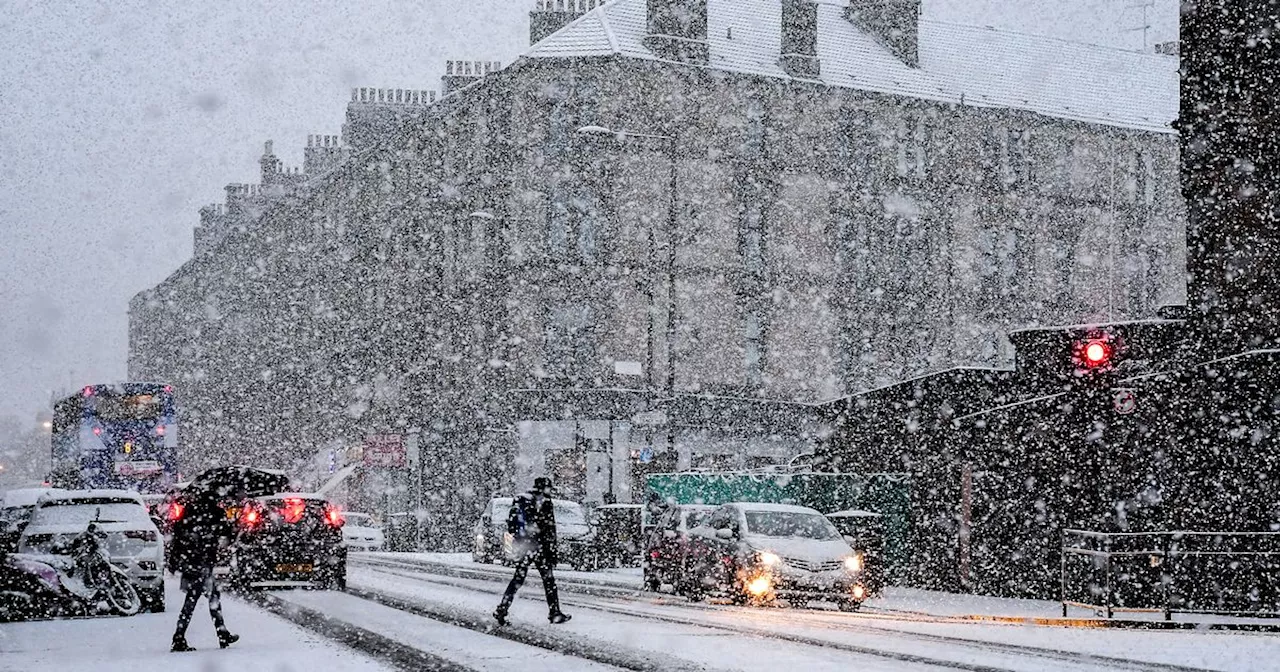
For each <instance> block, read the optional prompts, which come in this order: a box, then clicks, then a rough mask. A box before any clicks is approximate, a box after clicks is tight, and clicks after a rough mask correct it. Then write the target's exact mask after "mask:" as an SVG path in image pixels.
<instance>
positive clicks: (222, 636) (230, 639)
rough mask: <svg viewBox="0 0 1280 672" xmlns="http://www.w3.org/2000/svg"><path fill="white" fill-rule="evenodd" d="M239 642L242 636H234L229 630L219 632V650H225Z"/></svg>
mask: <svg viewBox="0 0 1280 672" xmlns="http://www.w3.org/2000/svg"><path fill="white" fill-rule="evenodd" d="M238 641H240V635H236V634H233V633H231V632H229V631H227V630H221V631H219V632H218V648H222V649H225V648H227V647H228V646H231V645H232V644H235V643H236V642H238Z"/></svg>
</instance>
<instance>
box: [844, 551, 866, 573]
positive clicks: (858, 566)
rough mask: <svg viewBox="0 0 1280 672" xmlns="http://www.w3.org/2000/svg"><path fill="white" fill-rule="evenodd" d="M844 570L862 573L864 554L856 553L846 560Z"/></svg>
mask: <svg viewBox="0 0 1280 672" xmlns="http://www.w3.org/2000/svg"><path fill="white" fill-rule="evenodd" d="M844 568H845V569H847V570H849V571H851V572H858V571H861V570H862V554H861V553H854V554H853V555H851V556H849V557H847V558H845V559H844Z"/></svg>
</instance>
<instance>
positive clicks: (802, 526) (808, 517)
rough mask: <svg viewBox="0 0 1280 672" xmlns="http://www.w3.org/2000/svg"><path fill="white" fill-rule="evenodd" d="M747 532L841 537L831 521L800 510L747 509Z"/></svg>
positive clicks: (824, 537) (813, 537)
mask: <svg viewBox="0 0 1280 672" xmlns="http://www.w3.org/2000/svg"><path fill="white" fill-rule="evenodd" d="M746 517H747V532H748V533H749V534H758V535H761V536H765V537H796V538H800V539H822V540H826V539H839V538H840V533H839V532H837V531H836V528H835V526H834V525H832V524H831V521H829V520H827V519H826V518H825V517H823V516H821V515H819V514H816V513H801V512H798V511H747V512H746Z"/></svg>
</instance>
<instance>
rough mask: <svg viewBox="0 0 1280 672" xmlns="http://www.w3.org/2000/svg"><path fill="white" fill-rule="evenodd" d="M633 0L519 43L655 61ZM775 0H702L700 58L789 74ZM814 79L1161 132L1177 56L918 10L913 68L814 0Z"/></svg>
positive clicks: (1170, 114)
mask: <svg viewBox="0 0 1280 672" xmlns="http://www.w3.org/2000/svg"><path fill="white" fill-rule="evenodd" d="M645 11H646V2H645V0H613V1H612V2H609V3H607V4H605V5H603V6H601V7H598V8H596V9H594V10H592V11H590V12H587V13H586V14H584V15H583V16H581V17H578V19H576V20H575V21H573V22H572V23H570V24H569V25H567V26H565V27H564V28H562V29H560V30H559V31H557V32H555V33H553V34H551V35H549V36H548V37H546V38H545V39H543V40H542V41H540V42H538V43H537V44H535V45H533V46H532V47H530V49H529V50H528V51H526V52H525V53H524V56H525V57H526V58H570V57H579V56H609V55H615V54H616V55H621V56H625V57H629V58H641V59H650V60H658V56H657V55H655V54H654V53H653V52H651V51H650V50H649V49H648V48H646V47H645V46H644V43H643V38H644V36H645V34H646V32H647V29H646V21H645ZM781 26H782V3H781V2H780V0H707V41H708V47H709V52H710V62H709V66H710V67H712V68H715V69H718V70H725V71H731V72H741V73H745V74H753V75H762V76H767V77H778V78H783V79H793V77H792V76H791V75H789V74H788V73H787V72H786V70H784V69H783V67H782V65H781V62H780V61H781V59H780V54H781V48H782V37H781V32H782V31H781ZM817 45H818V48H817V50H818V59H819V61H820V62H821V66H822V67H821V75H820V76H819V77H818V78H817V80H818V81H821V82H822V83H824V84H827V85H830V86H838V87H844V88H851V89H858V90H863V91H874V92H880V93H888V94H897V95H903V96H910V97H913V98H921V99H927V100H937V101H943V102H951V103H963V104H969V105H975V106H990V107H1000V108H1013V109H1019V110H1026V111H1030V112H1035V113H1038V114H1043V115H1046V116H1051V117H1058V118H1063V119H1072V120H1077V121H1084V122H1089V123H1097V124H1105V125H1110V126H1118V127H1124V128H1132V129H1140V130H1146V131H1156V132H1162V133H1172V132H1173V131H1172V127H1171V123H1172V122H1173V121H1174V119H1175V118H1176V117H1177V116H1178V60H1177V59H1176V58H1173V57H1170V56H1163V55H1158V54H1145V53H1139V52H1133V51H1125V50H1120V49H1112V48H1105V47H1099V46H1095V45H1089V44H1082V43H1077V42H1068V41H1065V40H1059V39H1054V38H1048V37H1040V36H1033V35H1025V34H1019V33H1012V32H1006V31H998V30H994V29H991V28H986V27H978V26H964V25H958V24H951V23H943V22H938V21H930V20H921V21H920V35H919V57H920V58H919V60H920V67H919V68H913V67H911V66H909V65H907V64H906V63H904V62H902V61H901V60H899V59H898V58H897V57H896V56H894V55H893V54H892V53H891V52H889V50H888V49H886V48H885V47H884V46H883V45H882V44H881V42H880V41H879V40H878V39H877V38H875V37H873V36H871V35H869V34H867V33H866V32H864V31H862V30H860V29H858V28H857V27H855V26H854V25H853V24H852V23H851V22H850V21H848V20H847V19H845V18H844V15H843V7H841V6H838V5H836V4H830V3H819V4H818V40H817Z"/></svg>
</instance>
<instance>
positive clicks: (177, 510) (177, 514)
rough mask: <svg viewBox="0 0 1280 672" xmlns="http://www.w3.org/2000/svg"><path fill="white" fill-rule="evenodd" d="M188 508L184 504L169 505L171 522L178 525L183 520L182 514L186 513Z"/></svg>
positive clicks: (174, 503)
mask: <svg viewBox="0 0 1280 672" xmlns="http://www.w3.org/2000/svg"><path fill="white" fill-rule="evenodd" d="M186 511H187V507H185V506H183V505H182V502H172V503H170V504H169V522H173V523H176V522H178V521H179V520H182V514H183V513H186Z"/></svg>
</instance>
